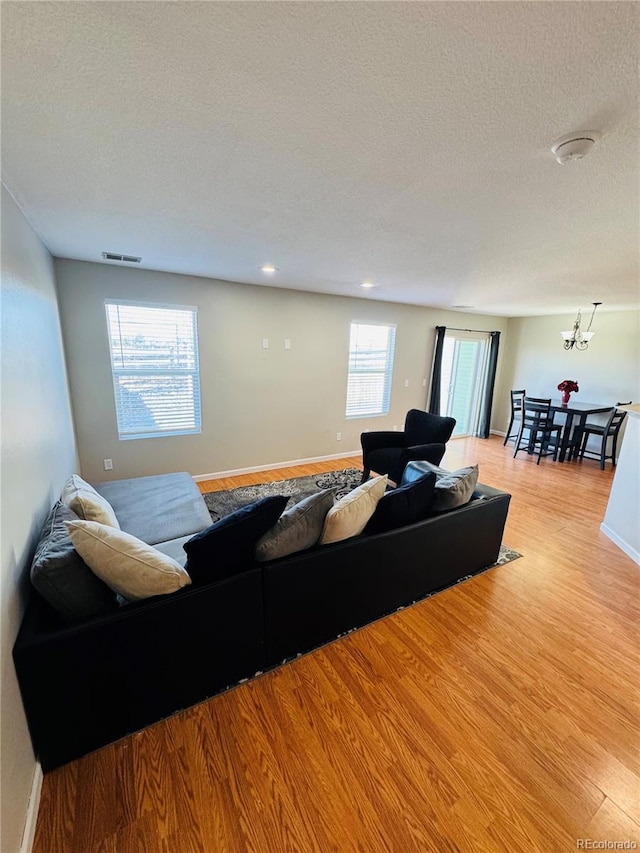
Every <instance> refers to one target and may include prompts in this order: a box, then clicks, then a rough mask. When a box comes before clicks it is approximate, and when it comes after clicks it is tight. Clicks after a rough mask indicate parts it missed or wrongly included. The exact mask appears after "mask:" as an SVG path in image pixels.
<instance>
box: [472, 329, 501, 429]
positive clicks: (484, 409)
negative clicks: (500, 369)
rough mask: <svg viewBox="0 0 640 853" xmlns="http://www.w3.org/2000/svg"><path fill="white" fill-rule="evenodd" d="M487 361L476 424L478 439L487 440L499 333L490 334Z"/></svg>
mask: <svg viewBox="0 0 640 853" xmlns="http://www.w3.org/2000/svg"><path fill="white" fill-rule="evenodd" d="M490 335H491V344H490V345H489V359H488V361H487V380H486V382H485V384H484V395H483V397H482V403H481V404H480V420H479V423H478V432H477V433H476V435H477V436H478V438H489V431H490V429H491V407H492V405H493V389H494V387H495V384H496V368H497V366H498V347H499V346H500V332H490Z"/></svg>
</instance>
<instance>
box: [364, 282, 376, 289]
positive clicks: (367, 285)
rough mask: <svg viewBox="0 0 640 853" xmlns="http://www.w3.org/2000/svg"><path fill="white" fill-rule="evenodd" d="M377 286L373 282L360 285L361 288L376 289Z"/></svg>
mask: <svg viewBox="0 0 640 853" xmlns="http://www.w3.org/2000/svg"><path fill="white" fill-rule="evenodd" d="M375 286H376V285H375V284H374V282H372V281H363V282H362V284H361V285H360V287H366V288H369V287H375Z"/></svg>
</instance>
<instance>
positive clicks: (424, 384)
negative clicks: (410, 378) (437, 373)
mask: <svg viewBox="0 0 640 853" xmlns="http://www.w3.org/2000/svg"><path fill="white" fill-rule="evenodd" d="M422 387H423V388H426V387H427V380H426V379H423V380H422Z"/></svg>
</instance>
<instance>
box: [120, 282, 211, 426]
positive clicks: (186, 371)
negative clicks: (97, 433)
mask: <svg viewBox="0 0 640 853" xmlns="http://www.w3.org/2000/svg"><path fill="white" fill-rule="evenodd" d="M109 306H124V307H133V308H152V309H155V310H166V311H188V312H189V313H190V314H191V325H192V330H193V333H192V334H193V367H192V368H185V367H176V368H170V367H165V368H137V369H136V368H131V367H117V366H116V365H115V364H114V349H113V346H112V329H111V323H110V317H109ZM104 307H105V318H106V327H107V346H108V348H109V362H110V367H111V378H112V381H113V393H114V409H115V414H116V426H117V430H118V440H119V441H135V440H137V439H146V438H169V437H172V436H181V435H200V434H201V433H202V395H201V387H200V352H199V343H198V308H197V306H195V305H175V304H173V303H167V302H146V301H141V300H137V299H115V298H107V299H105V301H104ZM172 374H173V375H175V376H181V377H184V376H191V377H192V383H193V384H192V387H193V410H194V422H195V426H194V427H192V428H187V429H171V430H163V429H160V428H158V429H156V430H146V431H145V432H140V433H136V434H131V433H127V432H123V428H125V424H124V423H123V414H124V413H123V411H122V408H121V406H119V398H120V388H119V384H118V377H119V376H148V377H153V376H154V375H156V376H167V375H172Z"/></svg>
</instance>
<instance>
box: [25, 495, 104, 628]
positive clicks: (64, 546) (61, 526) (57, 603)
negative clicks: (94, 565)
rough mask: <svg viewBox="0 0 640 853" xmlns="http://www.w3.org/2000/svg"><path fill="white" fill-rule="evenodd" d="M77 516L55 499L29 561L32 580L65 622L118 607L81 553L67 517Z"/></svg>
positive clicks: (78, 620) (83, 618) (96, 614)
mask: <svg viewBox="0 0 640 853" xmlns="http://www.w3.org/2000/svg"><path fill="white" fill-rule="evenodd" d="M77 519H78V516H77V515H76V514H75V513H74V512H73V510H71V509H70V508H69V507H68V506H66V505H65V504H63V503H62V501H57V503H56V504H55V505H54V506H53V508H52V509H51V512H50V513H49V515H48V517H47V520H46V521H45V523H44V526H43V528H42V533H41V535H40V541H39V542H38V545H37V546H36V552H35V555H34V557H33V562H32V564H31V572H30V576H31V583H32V584H33V586H34V587H35V589H36V590H37V591H38V592H39V593H40V595H41V596H42V597H43V598H44V599H45V601H46V602H47V603H48V604H49V605H51V607H53V609H54V610H55V611H56V612H57V613H58V614H59V615H60V616H62V618H63V619H64V620H65V621H67V622H81V621H84V620H85V619H91V618H92V617H94V616H99V615H101V614H103V613H108V612H109V611H110V610H115V609H117V602H116V598H115V595H114V594H113V592H112V591H111V590H110V589H109V587H108V586H107V585H106V584H105V583H103V582H102V581H101V580H100V578H97V577H96V576H95V575H94V574H93V572H92V571H91V569H90V568H89V566H87V564H86V563H85V562H84V560H83V559H82V558H81V557H80V555H79V554H78V552H77V551H76V549H75V548H74V547H73V542H72V541H71V538H70V536H69V532H68V530H67V528H66V526H65V522H66V521H77Z"/></svg>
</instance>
